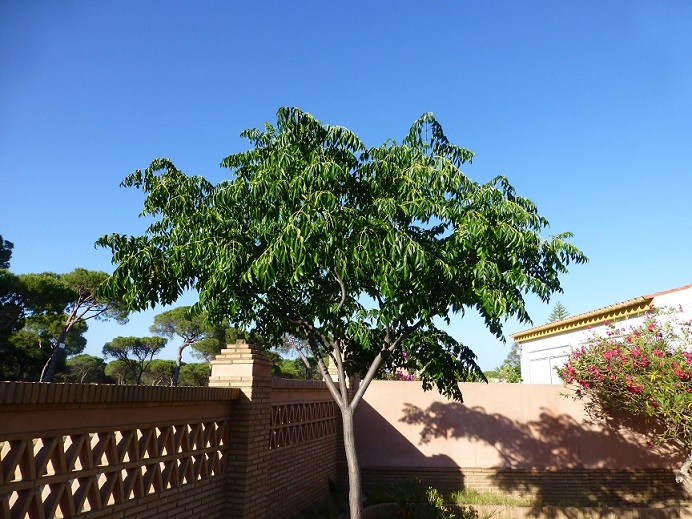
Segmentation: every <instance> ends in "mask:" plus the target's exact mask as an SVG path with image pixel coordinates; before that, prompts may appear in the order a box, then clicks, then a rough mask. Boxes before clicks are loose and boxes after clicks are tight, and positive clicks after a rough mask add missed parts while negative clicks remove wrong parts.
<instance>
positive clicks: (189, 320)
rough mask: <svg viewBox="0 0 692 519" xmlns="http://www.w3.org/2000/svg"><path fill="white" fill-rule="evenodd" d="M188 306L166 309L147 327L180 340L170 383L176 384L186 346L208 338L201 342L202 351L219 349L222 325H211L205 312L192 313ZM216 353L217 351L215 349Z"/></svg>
mask: <svg viewBox="0 0 692 519" xmlns="http://www.w3.org/2000/svg"><path fill="white" fill-rule="evenodd" d="M190 309H191V307H189V306H180V307H178V308H173V309H172V310H167V311H166V312H162V313H160V314H158V315H156V316H154V324H153V325H152V326H151V327H150V328H149V331H150V332H151V333H153V334H155V335H161V336H163V337H167V338H169V339H172V338H173V337H175V336H178V337H180V338H181V339H182V342H181V343H180V344H179V345H178V350H177V355H176V365H175V372H174V373H173V377H172V379H171V380H172V385H173V386H177V385H178V377H179V374H180V367H181V366H182V359H183V351H184V350H185V348H187V347H188V346H193V347H194V346H195V345H197V344H199V343H200V341H203V340H204V339H210V340H211V341H215V342H211V341H207V342H206V343H205V344H202V345H201V346H202V351H205V352H206V351H208V350H213V351H216V350H217V349H218V350H219V351H220V348H219V346H220V345H219V344H218V342H219V341H218V337H219V335H222V334H223V333H224V327H222V326H213V325H212V324H210V323H209V320H208V318H207V316H206V315H205V313H200V314H194V313H192V312H191V311H190ZM216 353H218V351H216Z"/></svg>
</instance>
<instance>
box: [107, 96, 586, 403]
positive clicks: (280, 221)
mask: <svg viewBox="0 0 692 519" xmlns="http://www.w3.org/2000/svg"><path fill="white" fill-rule="evenodd" d="M242 135H243V136H244V137H245V138H247V139H248V140H249V141H250V144H251V148H250V149H249V150H248V151H245V152H241V153H236V154H234V155H230V156H228V157H226V158H225V159H224V160H223V161H222V164H221V165H222V166H223V167H225V168H228V169H229V170H230V173H231V174H230V176H231V178H230V179H229V180H226V181H223V182H220V183H219V184H216V185H212V184H211V183H210V182H208V181H207V180H205V179H204V178H202V177H199V176H187V175H185V174H184V173H182V172H181V171H179V170H178V169H177V168H176V167H175V166H174V164H173V163H172V162H171V161H170V160H168V159H156V160H154V161H153V162H152V163H151V165H150V166H149V168H147V169H146V170H143V171H142V170H137V171H135V172H134V173H132V174H131V175H129V176H128V177H127V178H126V179H125V180H124V182H123V185H124V186H128V187H136V188H139V189H141V190H142V191H143V192H144V193H145V195H146V198H145V201H144V209H143V211H142V215H143V216H146V217H150V218H152V219H153V223H152V224H151V225H150V226H149V228H148V229H147V231H146V232H145V234H144V235H142V236H137V237H132V236H126V235H119V234H113V235H109V236H104V237H102V238H101V239H100V240H99V241H98V242H97V243H98V244H99V245H101V246H104V247H107V248H108V249H110V251H111V252H112V255H113V262H114V263H115V264H116V265H117V266H116V269H115V272H114V274H113V276H112V277H111V279H110V280H109V281H108V282H107V283H106V284H105V285H104V286H103V288H102V292H101V294H103V295H104V296H106V297H111V298H122V299H123V300H124V301H125V303H126V306H127V307H128V308H130V309H142V308H145V307H148V306H154V305H156V304H170V303H172V302H174V301H175V300H176V299H177V298H178V297H179V296H180V295H181V294H182V293H183V292H184V291H185V290H187V289H190V288H192V289H195V290H196V291H197V292H198V293H199V296H200V300H199V303H198V306H199V308H202V309H204V311H206V312H208V314H209V316H210V317H211V318H212V319H213V320H221V319H225V318H226V319H229V320H230V322H231V323H233V324H235V325H237V326H240V327H242V328H249V327H254V330H255V332H256V333H258V334H259V335H260V336H262V337H263V338H265V339H266V340H267V341H269V342H270V343H274V344H279V343H280V342H281V340H282V337H283V336H284V335H286V334H289V335H291V336H294V337H297V338H299V339H303V340H306V341H307V344H308V345H309V347H310V349H311V352H312V354H313V356H314V357H315V358H316V359H322V358H323V357H324V356H326V355H329V356H330V360H331V361H333V362H336V364H337V366H338V367H339V369H343V370H346V371H350V372H364V371H367V373H368V375H367V376H374V374H375V372H376V371H377V370H379V369H380V368H381V367H382V365H383V363H385V362H386V359H387V358H388V357H389V356H390V355H391V354H392V353H393V352H395V351H398V350H401V349H402V348H407V349H409V350H410V351H412V352H415V355H416V357H418V358H419V363H420V366H421V368H422V369H423V371H424V375H423V381H424V385H425V386H426V387H433V386H435V387H437V388H438V389H440V390H441V391H443V392H444V393H445V394H448V395H449V396H452V397H454V398H461V394H460V392H459V389H458V386H457V382H458V381H459V380H460V379H464V378H468V377H476V378H482V373H481V372H480V370H479V369H478V367H477V365H476V364H475V356H474V355H473V352H472V351H471V350H470V349H468V348H467V347H466V346H464V345H462V344H460V343H458V342H457V341H455V340H454V339H452V338H451V337H449V336H448V335H447V334H445V333H443V332H441V331H440V330H439V329H438V327H437V325H436V321H435V320H436V319H437V318H442V319H444V320H447V321H449V319H450V315H451V314H454V313H463V312H464V311H466V310H467V309H475V310H477V311H478V312H479V313H480V314H481V316H482V317H483V318H484V320H485V322H486V325H487V326H488V328H489V329H490V331H491V332H492V333H493V334H495V335H496V336H498V337H503V335H502V322H503V321H504V319H506V318H508V317H516V318H518V319H519V320H520V321H528V320H529V316H528V314H527V312H526V308H525V301H524V297H525V295H526V294H528V293H532V294H536V295H538V296H539V297H540V298H541V299H543V300H545V301H547V300H548V299H549V297H550V295H551V294H552V293H554V292H556V291H560V290H561V286H560V282H559V275H560V274H563V273H565V272H566V270H567V266H568V264H569V263H571V262H576V263H582V262H584V261H586V258H585V257H584V255H583V254H582V253H581V252H580V251H579V250H578V249H576V248H575V247H574V246H573V245H571V244H570V243H569V242H568V239H569V238H570V236H571V235H570V234H569V233H563V234H558V235H556V236H553V237H551V238H544V237H542V235H541V233H542V231H544V230H545V229H546V228H547V227H548V221H547V220H546V219H545V218H543V217H542V216H540V215H539V214H538V211H537V208H536V207H535V205H534V204H533V203H532V202H531V201H530V200H528V199H526V198H523V197H521V196H518V195H517V194H516V192H515V190H514V188H513V187H512V186H511V185H510V184H509V182H508V181H507V180H506V179H505V178H503V177H498V178H496V179H494V180H493V181H491V182H489V183H487V184H477V183H475V182H473V181H472V180H471V179H469V178H468V177H467V176H466V175H465V174H464V173H463V172H462V171H461V169H460V168H461V166H462V165H463V164H464V163H466V162H469V161H470V160H471V158H472V157H473V154H472V153H471V152H470V151H468V150H466V149H464V148H461V147H459V146H456V145H454V144H452V143H450V142H449V141H448V139H447V138H446V136H445V135H444V132H443V131H442V127H441V126H440V124H439V123H438V122H437V120H436V119H435V118H434V117H433V116H432V114H424V115H423V116H421V118H419V119H418V120H417V121H416V122H415V123H414V124H413V126H412V127H411V129H410V131H409V133H408V135H406V136H405V137H404V139H403V140H402V142H401V143H396V142H394V141H388V142H386V143H384V144H383V145H381V146H377V147H371V148H368V147H366V146H365V145H364V144H363V143H362V142H361V140H360V139H359V138H358V137H357V136H356V135H355V134H353V133H352V132H351V131H349V130H347V129H345V128H342V127H338V126H329V125H324V124H322V123H320V122H319V121H318V120H316V119H315V118H314V117H312V116H311V115H310V114H307V113H305V112H301V111H300V110H298V109H295V108H282V109H280V110H279V111H278V113H277V122H276V125H275V126H274V125H270V124H266V125H265V127H264V128H263V129H251V130H247V131H245V132H243V134H242ZM368 366H369V367H368ZM321 369H322V370H323V372H324V369H325V368H324V366H321Z"/></svg>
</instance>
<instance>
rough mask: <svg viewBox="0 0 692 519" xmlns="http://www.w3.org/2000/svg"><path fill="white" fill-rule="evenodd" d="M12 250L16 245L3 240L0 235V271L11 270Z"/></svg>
mask: <svg viewBox="0 0 692 519" xmlns="http://www.w3.org/2000/svg"><path fill="white" fill-rule="evenodd" d="M12 249H14V243H12V242H11V241H7V240H5V239H3V237H2V235H1V234H0V270H7V269H9V268H10V258H12Z"/></svg>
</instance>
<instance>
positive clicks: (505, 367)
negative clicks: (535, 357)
mask: <svg viewBox="0 0 692 519" xmlns="http://www.w3.org/2000/svg"><path fill="white" fill-rule="evenodd" d="M485 376H486V377H487V378H488V379H489V380H490V379H494V380H496V381H497V382H508V383H510V384H518V383H519V382H521V353H520V350H519V345H518V344H517V343H516V342H515V343H513V344H512V349H511V350H509V353H508V354H507V358H506V359H505V360H504V361H502V364H500V366H499V367H497V368H496V369H494V370H492V371H486V373H485Z"/></svg>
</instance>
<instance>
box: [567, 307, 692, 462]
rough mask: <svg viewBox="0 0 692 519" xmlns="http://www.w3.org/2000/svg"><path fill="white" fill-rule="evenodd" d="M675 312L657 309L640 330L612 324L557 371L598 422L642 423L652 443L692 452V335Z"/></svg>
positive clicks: (688, 326)
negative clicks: (628, 418)
mask: <svg viewBox="0 0 692 519" xmlns="http://www.w3.org/2000/svg"><path fill="white" fill-rule="evenodd" d="M675 315H676V312H675V310H672V311H671V310H667V311H666V310H653V311H651V312H650V313H649V314H648V315H647V316H646V318H645V320H644V322H643V323H642V324H641V325H638V326H628V327H625V326H618V324H616V323H610V324H609V326H608V328H607V332H606V334H605V335H600V334H599V335H596V334H594V335H593V336H592V337H590V338H589V340H588V341H587V343H586V344H585V345H584V346H583V347H582V348H580V349H578V350H575V351H574V352H572V354H571V355H570V358H569V360H568V362H567V363H566V365H565V366H564V367H562V368H560V369H559V370H558V374H559V376H560V378H561V379H562V380H563V381H564V382H565V383H568V384H575V385H576V386H577V389H576V392H575V396H576V397H577V398H583V399H584V402H585V406H586V408H587V410H588V411H589V413H590V414H591V415H592V416H594V417H596V418H599V419H618V418H619V417H622V416H632V417H636V418H639V419H641V420H644V423H645V424H647V427H646V428H647V432H648V434H649V437H650V440H651V442H653V443H657V444H660V443H666V442H672V443H674V444H676V445H679V446H682V447H683V448H684V450H685V451H688V452H689V451H690V450H692V332H691V328H690V325H691V323H690V322H680V321H679V319H677V318H676V317H675Z"/></svg>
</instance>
